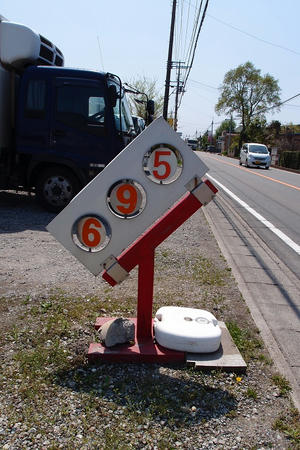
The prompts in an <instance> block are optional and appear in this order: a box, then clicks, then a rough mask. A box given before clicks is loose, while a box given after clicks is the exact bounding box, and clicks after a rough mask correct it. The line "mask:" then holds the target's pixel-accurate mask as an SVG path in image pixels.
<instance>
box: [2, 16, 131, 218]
mask: <svg viewBox="0 0 300 450" xmlns="http://www.w3.org/2000/svg"><path fill="white" fill-rule="evenodd" d="M63 63H64V59H63V55H62V53H61V51H60V50H59V49H58V48H57V47H56V46H55V45H53V44H52V43H51V42H50V41H49V40H47V39H46V38H44V37H43V36H41V35H38V34H37V33H35V32H34V31H32V30H31V29H29V28H28V27H26V26H24V25H19V24H14V23H10V22H7V21H5V20H3V17H1V18H0V94H1V96H0V132H1V133H0V188H2V189H23V190H28V191H34V192H35V193H36V195H37V198H38V200H39V201H40V203H42V204H43V205H44V206H45V207H46V208H47V209H48V210H51V211H54V212H58V211H60V210H61V209H62V208H64V207H65V206H66V205H67V204H68V203H69V201H70V200H71V199H72V198H73V197H74V195H76V194H77V192H78V191H79V190H80V189H81V188H82V187H84V186H85V185H86V184H87V183H88V182H89V181H90V180H91V179H92V178H93V177H94V176H95V175H97V174H98V173H99V172H100V171H101V170H102V169H103V168H104V167H105V166H106V165H107V164H108V163H109V162H110V161H111V160H112V159H113V158H114V157H115V156H116V155H117V154H118V153H119V152H120V151H121V150H122V149H123V148H124V147H125V146H126V145H127V144H128V143H129V142H130V141H131V140H132V139H133V138H134V137H135V135H136V133H135V130H134V124H133V120H132V117H131V113H130V110H129V106H128V103H127V100H126V97H125V91H124V89H123V87H122V82H121V80H120V78H119V77H118V76H116V75H113V74H110V73H102V72H96V71H95V72H94V71H87V70H80V69H72V68H65V67H63Z"/></svg>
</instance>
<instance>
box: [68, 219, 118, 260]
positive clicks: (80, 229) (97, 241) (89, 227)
mask: <svg viewBox="0 0 300 450" xmlns="http://www.w3.org/2000/svg"><path fill="white" fill-rule="evenodd" d="M110 238H111V230H110V226H109V224H108V223H107V222H106V221H105V220H104V219H103V218H102V217H99V216H97V215H94V214H88V215H84V216H82V217H79V219H77V220H76V222H74V224H73V227H72V239H73V242H74V244H75V245H77V247H79V248H81V249H82V250H85V251H86V252H99V251H100V250H103V249H104V248H105V247H106V246H107V244H108V243H109V241H110Z"/></svg>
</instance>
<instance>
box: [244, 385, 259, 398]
mask: <svg viewBox="0 0 300 450" xmlns="http://www.w3.org/2000/svg"><path fill="white" fill-rule="evenodd" d="M246 396H247V397H248V398H252V399H253V400H257V392H256V390H255V389H252V388H248V389H247V391H246Z"/></svg>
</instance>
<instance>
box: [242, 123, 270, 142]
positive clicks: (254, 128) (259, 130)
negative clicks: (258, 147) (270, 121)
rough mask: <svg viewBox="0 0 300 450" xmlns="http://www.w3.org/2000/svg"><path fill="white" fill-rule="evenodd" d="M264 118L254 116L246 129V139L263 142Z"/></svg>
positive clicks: (264, 134) (264, 133) (264, 131)
mask: <svg viewBox="0 0 300 450" xmlns="http://www.w3.org/2000/svg"><path fill="white" fill-rule="evenodd" d="M266 124H267V122H266V120H265V119H264V118H259V117H255V118H254V119H253V120H252V121H251V123H250V124H249V126H248V127H247V129H246V136H247V141H249V142H260V143H261V144H264V143H265V136H266Z"/></svg>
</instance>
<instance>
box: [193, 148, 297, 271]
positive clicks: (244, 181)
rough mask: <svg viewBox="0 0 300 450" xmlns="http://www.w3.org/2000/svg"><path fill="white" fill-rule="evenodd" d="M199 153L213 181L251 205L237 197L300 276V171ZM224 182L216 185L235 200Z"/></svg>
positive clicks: (245, 214)
mask: <svg viewBox="0 0 300 450" xmlns="http://www.w3.org/2000/svg"><path fill="white" fill-rule="evenodd" d="M199 156H200V158H201V159H202V160H203V161H204V162H205V163H206V164H207V166H208V167H209V169H210V170H209V172H208V175H209V177H212V178H211V180H212V181H214V180H216V181H218V182H219V183H221V185H222V186H224V187H226V188H227V189H228V190H229V191H230V192H231V193H233V194H235V195H236V196H237V197H238V199H240V200H241V201H242V202H245V203H246V205H248V207H249V208H248V209H247V208H246V207H245V205H243V204H241V203H238V201H236V199H233V200H234V201H233V204H234V205H235V208H238V210H239V213H240V214H241V215H242V216H243V218H244V219H245V220H246V222H247V223H248V225H249V226H250V227H252V228H253V229H254V230H255V231H256V233H257V234H258V235H259V236H260V237H261V238H262V239H263V241H264V242H266V243H267V245H268V246H269V247H270V248H272V250H273V251H274V252H275V253H276V255H277V256H278V257H279V258H280V259H281V260H282V261H283V262H284V263H285V264H286V265H287V266H288V267H289V268H290V270H292V271H293V272H294V273H295V274H296V275H297V276H298V278H299V279H300V174H297V173H293V172H288V171H284V170H279V169H274V168H272V167H271V168H270V169H269V170H265V169H259V168H251V169H250V168H245V167H244V166H239V161H238V160H237V159H233V158H227V157H224V156H221V155H214V154H208V153H203V152H201V153H199ZM221 185H220V184H219V185H218V184H216V187H217V188H218V189H219V190H221V191H222V193H223V195H225V196H227V197H228V198H230V199H231V200H232V198H233V197H232V196H231V194H230V193H228V192H227V191H225V190H224V189H223V187H222V186H221ZM250 208H251V209H253V210H254V213H256V214H257V215H256V216H255V215H253V211H251V209H250ZM258 215H260V216H262V218H260V220H258V217H259V216H258ZM266 221H267V222H269V223H266Z"/></svg>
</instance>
